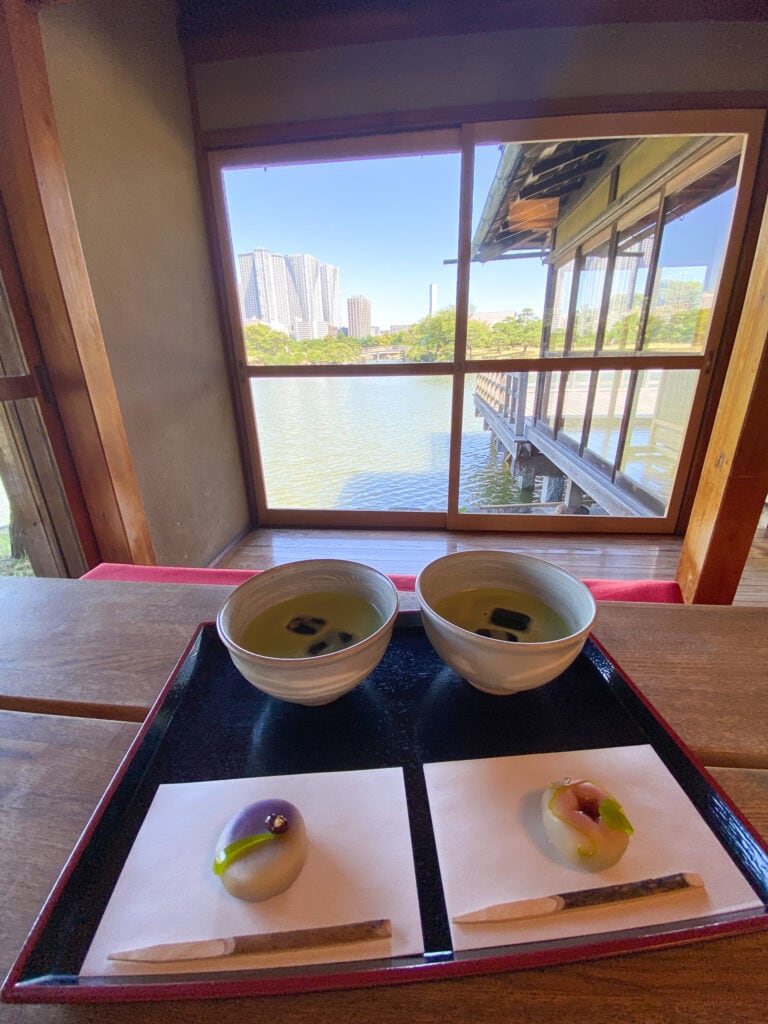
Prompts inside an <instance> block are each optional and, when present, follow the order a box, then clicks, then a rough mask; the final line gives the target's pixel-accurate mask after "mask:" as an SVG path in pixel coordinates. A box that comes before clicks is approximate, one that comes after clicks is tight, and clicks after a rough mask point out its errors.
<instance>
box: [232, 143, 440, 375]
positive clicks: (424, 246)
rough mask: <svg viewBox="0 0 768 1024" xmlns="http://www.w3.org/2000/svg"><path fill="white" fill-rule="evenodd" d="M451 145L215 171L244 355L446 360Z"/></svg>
mask: <svg viewBox="0 0 768 1024" xmlns="http://www.w3.org/2000/svg"><path fill="white" fill-rule="evenodd" d="M459 165H460V158H459V155H458V154H457V153H449V154H426V155H421V154H418V155H415V156H405V157H402V156H400V157H389V158H385V159H367V160H363V159H361V160H344V161H327V162H319V163H306V164H300V165H290V166H287V165H276V166H269V167H266V168H265V167H259V168H254V167H248V168H236V169H229V170H225V171H224V174H223V181H224V188H225V194H226V203H227V211H228V217H229V227H230V235H231V238H232V246H233V257H234V264H235V267H236V271H237V285H238V293H239V301H240V316H241V322H242V326H243V331H244V337H245V347H246V355H247V359H248V362H249V363H250V364H251V365H254V366H275V365H289V366H291V365H298V364H303V365H306V364H315V363H367V362H381V361H388V362H394V361H397V362H402V361H422V362H423V361H429V362H433V361H441V360H451V359H452V358H453V344H454V338H453V334H454V320H455V313H454V310H455V303H456V263H455V260H456V252H457V244H458V195H459V173H460V166H459Z"/></svg>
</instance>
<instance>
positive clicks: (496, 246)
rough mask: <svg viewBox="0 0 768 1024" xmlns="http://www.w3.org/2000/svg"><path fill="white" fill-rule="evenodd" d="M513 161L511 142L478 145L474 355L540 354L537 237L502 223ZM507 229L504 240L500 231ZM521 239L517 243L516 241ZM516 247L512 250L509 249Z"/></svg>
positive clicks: (541, 269) (543, 278)
mask: <svg viewBox="0 0 768 1024" xmlns="http://www.w3.org/2000/svg"><path fill="white" fill-rule="evenodd" d="M513 165H514V154H513V153H512V147H505V146H478V147H477V148H476V149H475V176H474V195H473V201H472V264H471V267H470V276H469V317H470V320H469V328H468V343H469V346H470V348H469V349H468V355H469V358H470V359H488V358H504V357H514V358H517V359H519V358H520V357H521V356H522V357H526V356H527V357H535V356H537V355H538V354H539V349H540V344H541V329H542V323H543V317H544V297H545V293H546V284H547V273H548V269H547V267H546V266H545V264H544V262H543V259H542V256H543V253H544V249H543V248H542V246H541V244H539V243H538V242H537V241H535V240H534V241H532V242H531V244H530V245H526V244H525V235H526V232H525V231H523V232H522V233H521V232H516V231H515V225H514V224H510V223H509V222H507V224H506V226H505V227H503V229H502V228H501V227H500V224H499V219H500V214H499V209H498V206H497V204H498V190H499V187H500V183H501V182H502V181H504V180H506V179H507V178H508V176H509V174H510V173H511V168H512V167H513ZM499 230H503V240H501V241H500V240H499V239H498V237H497V233H498V231H499ZM518 243H519V244H518ZM510 247H513V248H515V249H516V250H517V251H516V252H515V253H514V255H509V254H508V253H507V249H508V248H510Z"/></svg>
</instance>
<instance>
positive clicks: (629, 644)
mask: <svg viewBox="0 0 768 1024" xmlns="http://www.w3.org/2000/svg"><path fill="white" fill-rule="evenodd" d="M227 593H228V588H221V587H208V586H182V585H163V584H133V583H99V582H96V581H87V582H80V581H69V580H0V611H1V612H2V617H3V619H2V621H3V628H2V639H1V640H0V707H3V708H12V709H13V710H12V711H2V712H0V755H2V756H1V757H0V794H2V812H3V813H2V819H1V820H0V886H1V887H2V888H1V890H0V891H2V892H3V894H4V898H3V899H2V901H0V971H2V972H3V973H5V971H6V970H7V968H8V967H9V966H10V963H11V962H12V960H13V959H14V957H15V955H16V953H17V951H18V949H19V947H20V946H21V944H22V942H23V940H24V938H25V936H26V934H27V932H28V930H29V928H30V927H31V925H32V923H33V920H34V917H35V915H36V913H37V911H38V910H39V908H40V906H41V904H42V903H43V901H44V899H45V897H46V895H47V893H48V892H49V890H50V888H51V886H52V885H53V883H54V882H55V879H56V876H57V874H58V873H59V871H60V870H61V868H62V866H63V864H64V863H65V861H66V858H67V856H68V854H69V852H70V850H71V849H72V847H73V845H74V843H75V842H76V840H77V837H78V835H79V834H80V832H81V830H82V828H83V827H84V825H85V824H86V822H87V820H88V817H89V815H90V813H91V812H92V810H93V808H94V806H95V804H96V802H97V801H98V799H99V797H100V796H101V794H102V792H103V790H104V788H105V787H106V785H107V783H108V781H109V779H110V777H111V775H112V773H113V772H114V770H115V769H116V767H117V766H118V764H119V763H120V760H121V758H122V756H123V755H124V753H125V751H126V750H127V748H128V745H129V744H130V742H131V739H132V738H133V736H134V735H135V732H136V729H137V726H136V725H135V724H133V722H135V721H138V720H139V719H140V718H141V717H142V716H143V714H144V713H145V712H146V709H147V708H148V707H149V706H150V705H151V703H152V701H153V699H154V697H155V696H156V694H157V692H158V691H159V689H160V688H161V686H162V684H163V683H164V682H165V679H166V678H167V676H168V674H169V673H170V671H171V670H172V669H173V667H174V665H175V663H176V661H177V660H178V658H179V657H180V655H181V654H182V653H183V651H184V648H185V646H186V643H187V641H188V640H189V638H190V636H191V635H192V633H193V632H194V629H195V627H196V625H197V624H198V622H200V621H208V620H211V619H213V618H214V617H215V614H216V611H217V610H218V607H219V606H220V604H221V602H222V601H223V599H224V597H225V596H226V594H227ZM595 633H596V636H597V638H598V639H599V640H600V641H601V642H602V643H603V644H604V645H605V647H606V648H607V649H608V650H609V651H610V653H611V654H612V655H613V656H614V657H615V658H616V660H617V661H618V662H619V664H620V665H621V666H622V667H623V668H624V670H625V671H626V672H627V673H628V674H629V676H630V677H631V678H632V679H633V681H634V682H635V683H636V684H637V685H638V686H639V687H640V688H641V689H642V690H643V692H644V693H646V694H647V695H648V696H649V697H650V699H651V700H652V701H653V702H654V703H655V704H656V706H657V707H658V708H659V710H660V711H661V712H662V714H664V716H665V717H666V718H667V719H668V721H669V722H670V724H671V725H672V726H673V728H674V729H675V730H676V731H677V732H678V733H679V735H680V736H681V737H682V738H683V740H684V741H685V742H686V743H687V744H688V745H689V746H691V747H692V749H693V751H694V753H695V754H696V755H697V756H699V757H700V758H701V759H702V760H703V761H704V763H705V764H706V765H707V766H708V767H709V769H710V771H711V772H712V774H713V775H714V777H715V778H716V779H717V781H718V782H719V783H720V784H721V785H722V786H723V788H724V789H725V790H726V792H727V793H728V794H729V795H730V796H731V798H732V799H733V800H734V801H735V803H736V804H737V805H738V806H739V807H740V808H741V809H742V811H743V812H744V814H745V815H746V817H747V818H748V819H749V820H751V821H752V823H753V824H754V826H755V827H756V828H757V829H758V830H760V831H761V832H762V834H763V835H768V728H767V726H768V719H767V718H766V703H768V701H767V700H766V698H767V697H768V692H767V691H768V677H767V671H766V665H768V661H766V657H765V655H766V647H768V608H744V607H742V608H706V607H678V606H671V605H663V606H662V605H628V604H604V605H601V607H600V618H599V622H598V625H597V627H596V629H595ZM41 709H42V710H44V711H46V712H54V711H55V712H56V714H51V713H46V714H39V713H35V712H38V711H40V710H41ZM110 716H111V717H110ZM767 955H768V936H766V934H765V933H762V934H755V935H745V936H739V937H736V938H731V939H718V940H714V941H711V942H706V943H699V944H696V945H693V946H688V947H682V948H679V949H668V950H657V951H654V952H649V953H639V954H633V955H631V956H626V957H610V958H607V959H604V960H601V961H592V962H589V963H584V964H581V965H572V966H563V967H548V968H544V969H536V970H528V971H521V972H514V973H507V974H497V975H489V976H485V977H480V976H478V977H473V978H467V979H463V980H454V981H440V982H420V983H418V984H410V985H397V986H390V987H388V988H386V989H381V988H380V989H367V990H359V991H346V992H332V993H324V994H319V993H318V994H308V995H302V996H280V997H266V998H260V999H258V1000H242V999H235V1000H225V1001H214V1002H196V1003H192V1002H172V1003H156V1004H139V1005H135V1004H134V1005H130V1004H122V1005H116V1006H95V1007H90V1008H87V1007H76V1008H67V1007H63V1006H8V1005H3V1006H2V1007H0V1019H1V1020H2V1021H3V1022H5V1021H6V1020H7V1021H8V1022H9V1024H18V1022H25V1021H35V1022H62V1024H63V1022H67V1024H81V1022H82V1024H85V1022H102V1021H103V1022H104V1024H107V1022H110V1024H111V1022H114V1024H121V1022H123V1021H125V1022H126V1024H127V1022H129V1021H130V1022H133V1021H136V1020H137V1019H138V1020H141V1021H142V1022H144V1021H146V1022H150V1024H152V1022H155V1021H157V1022H160V1021H163V1022H169V1021H177V1020H178V1021H184V1022H192V1024H197V1022H201V1024H202V1022H209V1021H210V1022H211V1024H213V1022H216V1024H229V1022H232V1024H235V1022H237V1024H240V1022H241V1021H242V1020H243V1019H244V1018H246V1019H250V1018H251V1017H253V1016H254V1015H255V1014H257V1013H258V1014H259V1017H260V1018H261V1019H266V1020H274V1021H279V1022H280V1024H293V1022H305V1021H306V1022H310V1021H312V1022H319V1024H323V1022H325V1021H328V1022H331V1021H333V1022H334V1024H339V1022H345V1021H355V1022H357V1021H367V1020H374V1019H375V1020H377V1021H409V1022H420V1021H424V1022H426V1021H430V1022H431V1021H462V1022H465V1021H467V1020H470V1019H472V1020H476V1021H478V1022H483V1021H499V1022H501V1021H504V1022H513V1021H518V1020H519V1021H526V1022H528V1024H536V1022H555V1021H557V1022H558V1024H559V1022H563V1021H565V1022H571V1021H578V1020H582V1019H589V1020H590V1022H594V1024H601V1022H603V1021H605V1022H606V1024H607V1022H609V1021H610V1022H611V1024H614V1022H615V1021H616V1020H621V1021H622V1022H628V1021H638V1022H639V1021H642V1022H644V1024H653V1022H656V1021H659V1022H662V1021H663V1022H668V1021H672V1020H683V1019H684V1020H686V1022H699V1021H701V1022H713V1024H714V1022H718V1024H722V1022H724V1021H739V1022H740V1024H741V1022H745V1024H752V1022H757V1021H762V1020H763V1019H764V1013H765V1011H764V1007H765V1004H766V1001H768V972H766V970H765V962H766V956H767Z"/></svg>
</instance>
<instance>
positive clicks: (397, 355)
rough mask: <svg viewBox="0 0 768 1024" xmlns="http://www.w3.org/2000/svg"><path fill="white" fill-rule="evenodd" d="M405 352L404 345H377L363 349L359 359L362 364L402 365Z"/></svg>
mask: <svg viewBox="0 0 768 1024" xmlns="http://www.w3.org/2000/svg"><path fill="white" fill-rule="evenodd" d="M407 351H408V349H407V347H406V346H405V345H379V346H377V347H375V348H364V349H363V354H362V356H361V359H362V360H363V362H364V363H403V362H405V353H406V352H407Z"/></svg>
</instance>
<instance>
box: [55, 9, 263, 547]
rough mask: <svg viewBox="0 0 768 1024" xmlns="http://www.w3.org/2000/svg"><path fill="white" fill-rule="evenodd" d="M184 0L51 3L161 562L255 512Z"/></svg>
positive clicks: (75, 146)
mask: <svg viewBox="0 0 768 1024" xmlns="http://www.w3.org/2000/svg"><path fill="white" fill-rule="evenodd" d="M175 18H176V9H175V5H174V3H173V2H172V0H132V2H131V3H130V4H124V3H122V2H120V0H88V2H74V3H68V4H63V5H56V6H53V7H46V8H43V9H42V10H41V12H40V24H41V31H42V35H43V43H44V47H45V55H46V63H47V66H48V74H49V79H50V85H51V92H52V95H53V102H54V109H55V113H56V121H57V127H58V131H59V135H60V138H61V146H62V151H63V154H64V161H65V165H66V170H67V176H68V179H69V185H70V189H71V193H72V201H73V205H74V209H75V215H76V218H77V223H78V229H79V232H80V236H81V240H82V245H83V251H84V253H85V259H86V263H87V266H88V273H89V276H90V279H91V284H92V288H93V294H94V298H95V302H96V307H97V310H98V314H99V320H100V323H101V328H102V332H103V335H104V339H105V345H106V349H107V355H108V358H109V363H110V367H111V370H112V374H113V377H114V381H115V387H116V390H117V394H118V399H119V402H120V407H121V410H122V414H123V418H124V422H125V429H126V433H127V436H128V442H129V445H130V449H131V454H132V457H133V461H134V466H135V471H136V475H137V478H138V481H139V487H140V489H141V494H142V498H143V501H144V506H145V510H146V514H147V519H148V522H149V528H150V533H151V537H152V542H153V545H154V548H155V553H156V556H157V560H158V562H159V563H160V564H166V565H206V564H208V563H209V562H210V561H211V559H212V558H213V557H215V555H217V554H218V553H219V552H220V551H221V550H222V549H223V548H224V547H225V546H226V545H227V544H228V543H229V542H230V541H231V540H232V539H233V538H234V537H236V536H237V535H238V534H239V533H240V532H241V531H242V530H244V529H245V528H246V527H247V526H248V524H249V517H248V509H247V501H246V496H245V491H244V485H243V477H242V468H241V463H240V456H239V449H238V442H237V433H236V428H235V421H234V415H233V411H232V400H231V395H230V390H229V384H228V379H227V373H226V366H225V361H224V350H223V346H222V340H221V331H220V327H219V323H218V319H217V309H216V300H215V294H214V286H213V279H212V275H211V267H210V260H209V254H208V248H207V243H206V235H205V228H204V223H203V213H202V206H201V199H200V189H199V183H198V178H197V170H196V164H195V155H194V144H193V136H192V127H191V119H190V109H189V99H188V92H187V83H186V73H185V68H184V62H183V59H182V56H181V52H180V49H179V45H178V40H177V37H176V29H175Z"/></svg>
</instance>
